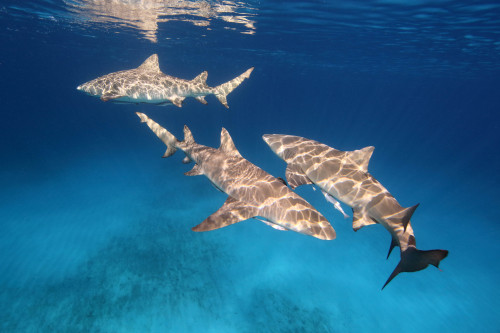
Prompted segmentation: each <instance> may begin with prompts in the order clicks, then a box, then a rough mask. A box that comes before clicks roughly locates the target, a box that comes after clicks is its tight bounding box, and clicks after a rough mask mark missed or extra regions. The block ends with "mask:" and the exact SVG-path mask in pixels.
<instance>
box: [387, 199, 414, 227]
mask: <svg viewBox="0 0 500 333" xmlns="http://www.w3.org/2000/svg"><path fill="white" fill-rule="evenodd" d="M418 205H419V204H416V205H415V206H412V207H409V208H405V209H403V210H401V211H399V212H398V213H396V214H394V215H392V216H391V217H389V218H387V219H388V220H389V221H391V222H393V223H401V224H403V227H404V231H406V227H408V223H410V219H411V217H412V215H413V213H414V212H415V210H416V209H417V207H418Z"/></svg>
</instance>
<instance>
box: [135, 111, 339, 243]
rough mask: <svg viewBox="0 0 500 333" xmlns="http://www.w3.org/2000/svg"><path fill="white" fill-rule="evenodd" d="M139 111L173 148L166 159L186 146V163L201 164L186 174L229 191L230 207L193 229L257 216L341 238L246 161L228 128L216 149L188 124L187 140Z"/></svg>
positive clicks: (283, 187)
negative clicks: (200, 140)
mask: <svg viewBox="0 0 500 333" xmlns="http://www.w3.org/2000/svg"><path fill="white" fill-rule="evenodd" d="M137 115H138V116H139V117H140V118H141V122H145V123H146V124H147V125H148V126H149V128H150V129H151V130H152V131H153V132H154V133H155V134H156V135H157V136H158V137H159V138H160V139H161V140H162V141H163V143H165V145H166V146H167V150H166V152H165V155H164V157H168V156H171V155H173V154H174V153H175V152H176V151H177V150H178V149H180V150H182V151H183V152H184V153H185V154H186V157H185V159H184V162H185V163H189V162H191V161H193V162H194V163H195V165H194V167H193V169H192V170H191V171H188V172H186V173H185V174H186V175H187V176H196V175H205V176H206V177H207V178H208V179H209V180H210V181H211V182H212V184H213V185H214V186H215V187H216V188H217V189H219V190H220V191H222V192H224V193H226V194H228V198H227V200H226V202H225V203H224V205H223V206H222V207H221V208H220V209H219V210H217V211H216V212H215V213H213V214H212V215H210V216H209V217H208V218H207V219H205V220H204V221H203V222H202V223H201V224H199V225H197V226H196V227H194V228H192V229H193V230H194V231H209V230H214V229H218V228H222V227H225V226H228V225H231V224H234V223H237V222H240V221H243V220H247V219H249V218H254V217H259V218H257V219H259V220H261V221H263V222H265V223H268V224H269V223H270V224H271V225H274V226H275V227H276V228H277V229H283V228H284V229H287V230H293V231H296V232H299V233H302V234H306V235H310V236H313V237H316V238H319V239H324V240H331V239H334V238H335V231H334V229H333V227H332V226H331V225H330V223H329V222H328V221H327V220H326V218H325V217H324V216H323V215H321V214H320V213H319V212H318V211H317V210H316V209H314V207H312V206H311V205H310V204H309V203H308V202H307V201H306V200H304V199H303V198H302V197H300V196H299V195H297V194H296V193H295V192H293V191H292V190H290V189H289V188H288V187H287V186H286V185H285V184H284V182H283V180H280V179H278V178H275V177H273V176H272V175H270V174H268V173H267V172H265V171H264V170H262V169H260V168H259V167H257V166H255V165H254V164H252V163H250V162H249V161H248V160H246V159H244V158H243V157H242V156H241V155H240V153H239V152H238V150H237V149H236V147H235V146H234V143H233V141H232V139H231V137H230V136H229V133H228V132H227V131H226V130H225V129H224V128H223V129H222V132H221V145H220V148H218V149H216V148H211V147H207V146H203V145H200V144H198V143H196V142H195V141H194V139H193V136H192V134H191V132H190V130H189V129H188V127H187V126H184V141H179V140H177V139H176V138H175V137H174V136H173V135H172V134H171V133H170V132H168V131H167V130H166V129H165V128H163V127H161V126H160V125H158V124H157V123H156V122H154V121H153V120H151V119H150V118H148V117H147V116H146V115H145V114H143V113H137Z"/></svg>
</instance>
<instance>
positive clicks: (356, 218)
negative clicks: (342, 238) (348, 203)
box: [352, 208, 377, 231]
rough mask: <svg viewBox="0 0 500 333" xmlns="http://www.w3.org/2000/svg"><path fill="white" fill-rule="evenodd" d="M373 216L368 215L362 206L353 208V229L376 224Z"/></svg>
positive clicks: (356, 229)
mask: <svg viewBox="0 0 500 333" xmlns="http://www.w3.org/2000/svg"><path fill="white" fill-rule="evenodd" d="M376 223H377V222H375V221H374V220H373V219H372V218H370V217H369V216H366V214H365V213H364V212H363V211H362V210H361V209H360V208H353V209H352V229H353V230H354V231H358V230H359V229H361V228H363V227H365V226H367V225H372V224H376Z"/></svg>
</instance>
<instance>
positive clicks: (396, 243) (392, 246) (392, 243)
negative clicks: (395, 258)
mask: <svg viewBox="0 0 500 333" xmlns="http://www.w3.org/2000/svg"><path fill="white" fill-rule="evenodd" d="M396 246H398V242H397V241H396V239H395V238H394V237H391V245H390V246H389V253H387V258H386V260H387V259H389V256H390V255H391V252H392V250H393V249H394V248H395V247H396Z"/></svg>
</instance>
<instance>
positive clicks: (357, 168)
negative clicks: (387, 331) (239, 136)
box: [263, 134, 448, 289]
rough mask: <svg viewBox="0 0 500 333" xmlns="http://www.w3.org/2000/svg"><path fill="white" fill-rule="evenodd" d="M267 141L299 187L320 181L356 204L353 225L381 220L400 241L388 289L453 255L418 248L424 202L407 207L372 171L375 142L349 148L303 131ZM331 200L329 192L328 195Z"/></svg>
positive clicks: (332, 192)
mask: <svg viewBox="0 0 500 333" xmlns="http://www.w3.org/2000/svg"><path fill="white" fill-rule="evenodd" d="M263 138H264V141H266V143H267V144H268V145H269V147H271V149H272V150H273V151H274V152H275V153H276V154H277V155H278V156H279V157H281V158H282V159H283V160H284V161H285V162H286V163H287V164H288V166H287V168H286V178H287V181H288V183H289V185H290V186H291V187H292V188H295V187H297V186H300V185H304V184H316V185H317V186H318V187H319V188H321V190H322V191H324V192H326V193H327V194H329V195H331V196H333V197H334V198H337V199H338V200H340V201H342V202H344V203H345V204H347V205H349V206H350V207H352V209H353V229H354V230H359V229H360V228H362V227H364V226H366V225H371V224H375V223H379V224H381V225H382V226H384V227H385V228H386V229H387V230H388V231H389V232H390V233H391V235H392V241H391V246H390V248H389V253H388V255H387V257H389V255H390V253H391V251H392V249H393V248H394V247H395V246H399V247H400V250H401V260H400V262H399V264H398V265H397V267H396V269H395V270H394V271H393V272H392V274H391V276H390V277H389V279H388V280H387V282H386V283H385V284H384V286H383V287H382V289H384V287H385V286H386V285H387V284H388V283H389V282H390V281H391V280H392V279H393V278H394V277H396V275H398V274H399V273H401V272H416V271H419V270H422V269H424V268H426V267H427V266H428V265H429V264H430V265H434V266H436V267H438V266H439V263H440V261H441V260H442V259H444V258H445V257H446V256H447V255H448V251H446V250H430V251H421V250H418V249H417V248H416V242H415V236H414V234H413V228H412V226H411V223H410V218H411V216H412V214H413V212H414V211H415V209H416V208H417V206H418V205H416V206H413V207H410V208H403V207H401V206H400V205H399V203H398V202H397V201H396V199H395V198H394V197H393V196H392V195H391V194H390V193H389V192H388V191H387V190H386V189H385V188H384V187H383V186H382V184H380V183H379V182H378V181H377V180H376V179H375V178H373V176H372V175H370V174H369V173H368V162H369V160H370V157H371V155H372V152H373V149H374V148H373V147H366V148H364V149H361V150H355V151H350V152H349V151H348V152H343V151H339V150H336V149H333V148H331V147H329V146H327V145H324V144H322V143H319V142H317V141H313V140H308V139H305V138H302V137H298V136H292V135H279V134H266V135H264V136H263ZM327 199H328V197H327Z"/></svg>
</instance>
